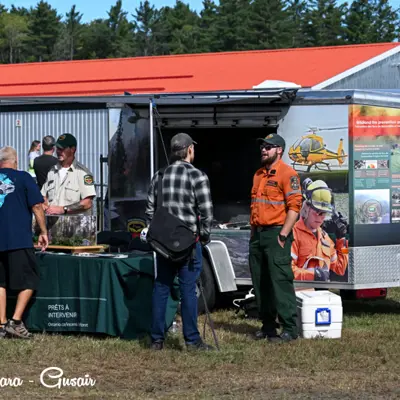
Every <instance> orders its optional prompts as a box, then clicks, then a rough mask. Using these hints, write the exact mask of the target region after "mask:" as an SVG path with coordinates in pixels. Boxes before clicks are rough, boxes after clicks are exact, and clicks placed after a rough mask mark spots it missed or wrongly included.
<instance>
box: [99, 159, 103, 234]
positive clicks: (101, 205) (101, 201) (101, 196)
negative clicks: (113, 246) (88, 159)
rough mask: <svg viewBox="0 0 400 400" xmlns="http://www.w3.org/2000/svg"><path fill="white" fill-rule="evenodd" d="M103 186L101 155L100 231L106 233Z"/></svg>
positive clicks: (101, 161) (101, 160)
mask: <svg viewBox="0 0 400 400" xmlns="http://www.w3.org/2000/svg"><path fill="white" fill-rule="evenodd" d="M103 185H104V175H103V154H100V204H99V205H100V213H99V218H100V230H101V231H104V221H103V220H104V198H103V195H104V193H103Z"/></svg>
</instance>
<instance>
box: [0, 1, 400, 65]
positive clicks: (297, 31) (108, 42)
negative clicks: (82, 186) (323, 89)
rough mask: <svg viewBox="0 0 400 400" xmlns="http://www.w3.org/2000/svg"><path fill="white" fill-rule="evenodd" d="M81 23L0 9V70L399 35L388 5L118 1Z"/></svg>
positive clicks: (39, 8) (71, 16) (43, 6)
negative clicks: (130, 6) (127, 4)
mask: <svg viewBox="0 0 400 400" xmlns="http://www.w3.org/2000/svg"><path fill="white" fill-rule="evenodd" d="M0 1H1V0H0ZM82 16H83V15H82V13H81V12H80V11H79V10H78V9H77V7H76V6H75V5H74V6H72V8H71V9H70V11H69V12H68V13H66V14H65V16H63V15H61V14H59V13H58V11H57V10H56V9H55V8H53V7H52V6H51V4H49V3H48V2H46V1H43V0H41V1H39V2H38V3H37V4H36V6H35V7H31V8H30V9H27V8H25V7H15V6H11V8H10V9H7V8H6V7H5V6H4V5H2V4H1V3H0V63H22V62H37V61H39V62H41V61H56V60H85V59H96V58H116V57H134V56H151V55H166V54H187V53H205V52H221V51H238V50H264V49H279V48H297V47H314V46H334V45H341V44H361V43H379V42H392V41H395V40H397V39H398V36H399V32H400V24H399V10H398V9H395V8H393V6H392V5H391V4H390V2H389V1H388V0H354V1H353V2H351V3H350V2H349V3H343V4H338V2H337V1H336V0H220V1H219V3H218V4H216V3H215V2H214V1H213V0H203V7H202V10H201V11H200V12H198V13H197V12H196V11H194V10H192V9H191V8H190V6H189V5H188V4H186V3H184V2H182V1H180V0H177V1H176V3H175V5H174V7H161V8H159V9H158V8H156V7H155V6H154V5H152V4H151V3H150V2H149V1H148V0H145V1H144V2H140V4H139V6H138V7H137V8H135V9H134V10H125V9H124V8H123V4H122V1H121V0H117V1H116V3H115V5H113V6H111V7H110V9H109V11H108V12H107V18H103V19H95V20H92V21H90V22H87V23H83V22H82Z"/></svg>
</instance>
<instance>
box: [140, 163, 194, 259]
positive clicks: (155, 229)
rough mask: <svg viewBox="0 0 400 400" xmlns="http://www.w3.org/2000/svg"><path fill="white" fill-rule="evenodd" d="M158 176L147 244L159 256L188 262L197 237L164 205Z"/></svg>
mask: <svg viewBox="0 0 400 400" xmlns="http://www.w3.org/2000/svg"><path fill="white" fill-rule="evenodd" d="M163 174H164V171H163V170H161V171H160V172H159V176H158V186H157V187H158V190H157V207H156V210H155V212H154V215H153V219H152V221H151V223H150V227H149V231H148V232H147V243H148V244H149V245H150V246H151V247H152V249H153V250H154V251H155V252H156V253H157V254H159V255H161V256H163V257H165V258H166V259H168V260H170V261H173V262H181V261H185V260H187V259H188V258H189V257H190V256H191V254H192V251H193V248H194V246H195V245H196V241H197V235H196V234H195V233H194V232H193V231H192V230H191V229H190V228H189V227H188V226H187V225H186V224H185V223H184V222H183V221H181V220H180V219H179V218H177V217H175V216H174V215H172V214H170V213H169V212H168V209H167V208H165V207H163V205H162V178H163Z"/></svg>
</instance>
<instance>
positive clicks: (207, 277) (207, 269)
mask: <svg viewBox="0 0 400 400" xmlns="http://www.w3.org/2000/svg"><path fill="white" fill-rule="evenodd" d="M200 278H201V281H202V283H203V291H204V297H205V300H206V303H207V307H208V310H209V311H212V309H213V308H214V306H215V299H216V286H215V279H214V274H213V271H212V270H211V265H210V263H209V261H208V259H207V258H206V257H204V256H203V270H202V271H201V275H200ZM196 294H197V309H198V314H203V313H205V311H206V308H205V306H204V299H203V296H202V295H201V292H200V283H197V287H196Z"/></svg>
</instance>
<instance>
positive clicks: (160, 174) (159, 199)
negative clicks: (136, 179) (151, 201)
mask: <svg viewBox="0 0 400 400" xmlns="http://www.w3.org/2000/svg"><path fill="white" fill-rule="evenodd" d="M164 171H165V168H162V169H160V170H159V171H158V185H157V208H158V209H160V208H161V207H162V180H163V176H164Z"/></svg>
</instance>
